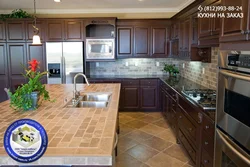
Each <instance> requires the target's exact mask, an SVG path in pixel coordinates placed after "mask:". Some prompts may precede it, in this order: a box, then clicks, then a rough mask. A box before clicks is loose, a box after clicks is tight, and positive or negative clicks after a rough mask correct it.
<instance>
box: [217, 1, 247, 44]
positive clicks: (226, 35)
mask: <svg viewBox="0 0 250 167" xmlns="http://www.w3.org/2000/svg"><path fill="white" fill-rule="evenodd" d="M222 6H235V7H236V6H242V8H243V11H242V12H243V13H244V17H243V18H223V19H222V30H221V38H220V41H222V42H229V41H240V40H246V39H247V34H245V33H247V32H246V31H249V23H248V20H249V14H248V10H249V1H248V0H237V1H235V0H222ZM230 13H239V12H230Z"/></svg>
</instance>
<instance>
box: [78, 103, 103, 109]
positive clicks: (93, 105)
mask: <svg viewBox="0 0 250 167" xmlns="http://www.w3.org/2000/svg"><path fill="white" fill-rule="evenodd" d="M107 106H108V102H107V101H80V102H79V103H78V104H77V105H76V108H105V107H107Z"/></svg>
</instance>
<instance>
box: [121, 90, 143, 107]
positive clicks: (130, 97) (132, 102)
mask: <svg viewBox="0 0 250 167" xmlns="http://www.w3.org/2000/svg"><path fill="white" fill-rule="evenodd" d="M122 94H123V109H125V110H126V109H134V110H137V109H138V110H139V107H140V106H139V88H138V87H124V88H123V93H122Z"/></svg>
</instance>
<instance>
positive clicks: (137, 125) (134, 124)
mask: <svg viewBox="0 0 250 167" xmlns="http://www.w3.org/2000/svg"><path fill="white" fill-rule="evenodd" d="M125 125H127V126H129V127H132V128H137V129H139V128H142V127H144V126H146V125H148V123H146V122H143V121H140V120H133V121H130V122H127V123H126V124H125Z"/></svg>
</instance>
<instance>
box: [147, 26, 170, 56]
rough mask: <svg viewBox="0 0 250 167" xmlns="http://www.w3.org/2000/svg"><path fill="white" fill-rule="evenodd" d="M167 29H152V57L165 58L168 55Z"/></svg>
mask: <svg viewBox="0 0 250 167" xmlns="http://www.w3.org/2000/svg"><path fill="white" fill-rule="evenodd" d="M168 31H169V30H168V28H166V27H152V32H151V33H152V56H155V57H167V56H168V53H169V39H168V38H169V37H168V36H167V35H168Z"/></svg>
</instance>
